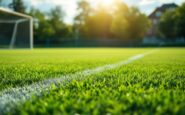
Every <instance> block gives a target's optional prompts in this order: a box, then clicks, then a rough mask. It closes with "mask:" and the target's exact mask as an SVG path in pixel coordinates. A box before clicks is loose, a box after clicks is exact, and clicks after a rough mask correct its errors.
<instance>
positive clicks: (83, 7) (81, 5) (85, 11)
mask: <svg viewBox="0 0 185 115" xmlns="http://www.w3.org/2000/svg"><path fill="white" fill-rule="evenodd" d="M77 10H78V12H79V14H78V15H77V16H76V17H75V24H74V28H75V31H76V32H77V33H76V34H77V35H79V36H81V37H82V36H83V37H84V36H88V32H87V31H88V27H87V26H85V24H86V22H87V21H88V20H89V19H88V18H89V16H90V14H91V12H92V8H91V6H90V4H89V2H87V1H86V0H81V1H79V2H78V8H77Z"/></svg>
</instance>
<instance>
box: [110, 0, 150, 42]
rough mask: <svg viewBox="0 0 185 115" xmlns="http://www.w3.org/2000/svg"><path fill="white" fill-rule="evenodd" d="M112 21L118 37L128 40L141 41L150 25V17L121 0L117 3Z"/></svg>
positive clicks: (114, 32) (113, 29)
mask: <svg viewBox="0 0 185 115" xmlns="http://www.w3.org/2000/svg"><path fill="white" fill-rule="evenodd" d="M114 14H115V16H114V18H113V23H112V28H111V30H112V32H113V34H114V35H115V36H116V37H117V38H121V39H125V40H128V41H141V40H142V38H143V37H144V36H145V33H146V31H147V29H148V27H149V26H150V22H149V19H148V18H147V16H146V15H144V14H143V13H141V12H140V11H139V10H138V9H137V8H135V7H130V8H129V7H128V6H127V5H126V4H124V3H122V2H121V1H119V2H118V3H116V10H115V11H114Z"/></svg>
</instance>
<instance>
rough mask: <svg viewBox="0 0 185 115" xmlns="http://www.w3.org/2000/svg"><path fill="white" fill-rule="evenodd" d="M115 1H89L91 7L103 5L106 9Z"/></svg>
mask: <svg viewBox="0 0 185 115" xmlns="http://www.w3.org/2000/svg"><path fill="white" fill-rule="evenodd" d="M114 1H115V0H89V2H90V4H91V5H93V6H98V5H100V4H101V5H103V6H106V7H110V6H111V5H112V4H113V2H114Z"/></svg>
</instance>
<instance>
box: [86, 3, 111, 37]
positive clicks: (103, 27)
mask: <svg viewBox="0 0 185 115" xmlns="http://www.w3.org/2000/svg"><path fill="white" fill-rule="evenodd" d="M111 24H112V14H111V13H110V10H108V9H107V8H106V7H104V6H99V8H98V9H97V10H94V12H93V13H92V15H91V16H89V17H88V18H87V21H86V23H85V26H86V27H87V29H88V30H87V32H88V34H89V37H91V38H100V39H103V38H104V39H105V38H111V37H112V34H111V31H110V28H111Z"/></svg>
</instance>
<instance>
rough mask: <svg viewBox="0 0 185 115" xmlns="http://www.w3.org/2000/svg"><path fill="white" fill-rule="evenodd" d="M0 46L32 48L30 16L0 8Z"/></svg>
mask: <svg viewBox="0 0 185 115" xmlns="http://www.w3.org/2000/svg"><path fill="white" fill-rule="evenodd" d="M0 47H3V48H10V49H13V48H30V49H33V19H32V17H31V16H28V15H25V14H22V13H18V12H14V11H11V10H8V9H4V8H0Z"/></svg>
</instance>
